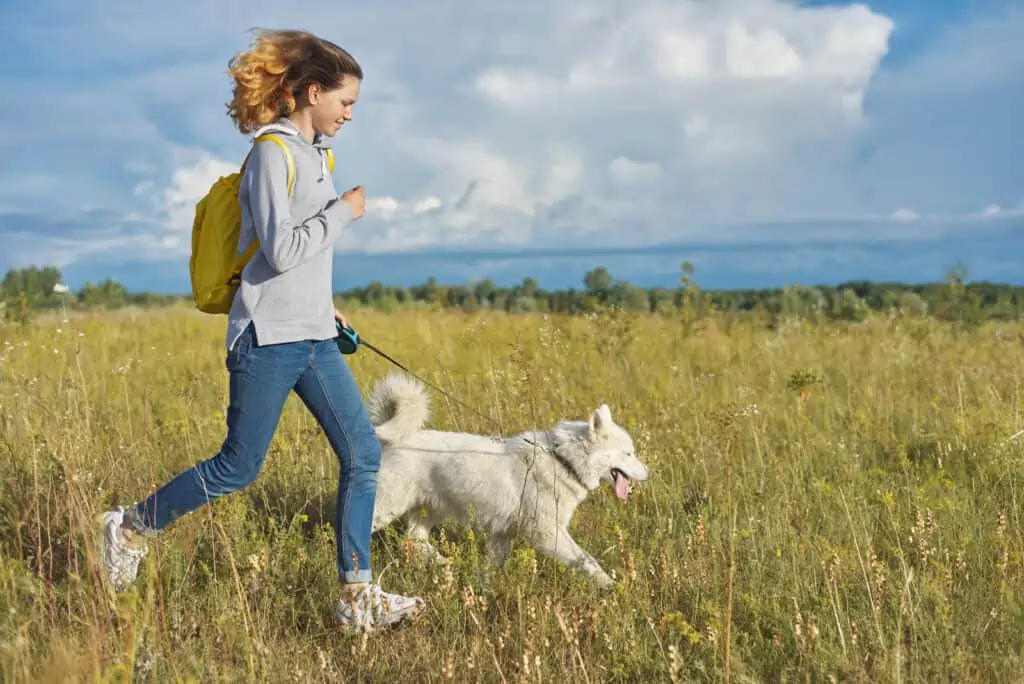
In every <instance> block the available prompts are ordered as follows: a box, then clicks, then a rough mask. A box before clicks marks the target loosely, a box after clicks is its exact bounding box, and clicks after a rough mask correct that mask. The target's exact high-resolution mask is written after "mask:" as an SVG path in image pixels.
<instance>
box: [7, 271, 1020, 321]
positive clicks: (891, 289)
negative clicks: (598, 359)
mask: <svg viewBox="0 0 1024 684" xmlns="http://www.w3.org/2000/svg"><path fill="white" fill-rule="evenodd" d="M694 275H695V273H694V269H693V266H692V265H691V264H689V263H688V262H683V264H682V269H681V274H680V280H679V286H678V287H674V288H668V287H656V288H641V287H638V286H636V285H633V284H632V283H630V282H628V281H625V280H617V279H615V278H613V277H612V274H611V273H610V272H609V271H608V270H607V269H606V268H604V267H597V268H595V269H593V270H591V271H589V272H588V273H587V274H586V275H585V277H584V278H583V282H582V283H581V285H582V287H580V288H568V289H565V290H546V289H544V288H542V287H541V286H540V284H539V283H538V282H537V281H536V280H534V279H533V278H524V279H523V281H522V282H521V283H519V284H518V285H515V286H512V287H502V286H498V285H496V284H495V283H494V282H492V281H491V280H482V281H479V282H475V283H471V284H465V285H445V284H441V283H439V282H438V281H437V279H436V278H430V279H428V280H427V282H425V283H423V284H420V285H414V286H411V287H406V286H391V285H385V284H384V283H381V282H371V283H370V284H368V285H367V286H365V287H358V288H351V289H348V290H345V291H342V292H338V293H336V296H337V297H338V299H339V300H340V301H339V303H340V304H341V305H343V306H344V305H351V304H360V305H363V306H369V307H374V308H378V309H383V310H393V309H398V308H402V307H415V306H419V307H439V308H458V309H462V310H464V311H475V310H480V309H490V310H500V311H507V312H511V313H527V312H550V313H568V314H580V313H588V312H592V311H597V310H602V309H607V308H618V309H623V310H628V311H635V312H649V313H661V314H673V315H682V316H684V317H685V318H689V319H695V318H699V317H702V316H705V315H707V314H709V313H712V312H716V311H717V312H737V313H739V312H754V313H760V314H763V315H765V316H768V317H771V318H773V319H777V318H779V317H795V318H803V319H809V320H842V321H857V320H861V319H863V318H865V317H866V316H868V315H869V314H870V313H871V312H872V311H898V312H900V313H902V314H904V315H911V316H925V315H930V316H935V317H937V318H941V319H944V320H957V321H961V322H964V323H978V322H981V321H984V320H991V319H999V320H1010V319H1017V318H1020V317H1022V315H1024V287H1017V286H1012V285H1005V284H1000V283H988V282H968V281H967V274H966V272H965V271H964V270H963V269H953V270H951V271H949V272H948V273H947V274H946V277H945V279H944V280H942V281H939V282H934V283H924V284H910V285H908V284H903V283H886V282H873V281H854V282H848V283H843V284H840V285H834V286H827V285H818V286H804V285H793V286H787V287H780V288H768V289H736V290H703V289H702V288H701V287H700V286H699V285H698V284H697V282H696V280H695V278H694ZM188 300H189V297H188V295H161V294H154V293H150V292H140V293H132V292H128V291H127V290H126V289H125V288H124V287H123V286H122V285H121V284H120V283H118V282H117V281H115V280H112V279H107V280H104V281H102V282H98V283H86V284H85V285H84V286H83V287H82V288H81V289H79V290H78V291H71V290H68V289H67V288H66V287H65V286H63V285H62V283H61V272H60V270H59V269H57V268H55V267H52V266H46V267H42V268H38V267H30V268H22V269H11V270H10V271H8V272H7V275H6V276H5V278H4V280H3V283H2V285H0V307H2V308H3V310H4V318H5V319H6V320H7V321H27V320H29V319H30V318H31V317H32V315H33V314H34V313H37V312H39V311H43V310H46V309H54V308H61V307H65V308H68V309H88V308H97V307H103V308H120V307H123V306H131V305H134V306H144V307H151V306H159V305H166V304H171V303H174V302H179V301H188Z"/></svg>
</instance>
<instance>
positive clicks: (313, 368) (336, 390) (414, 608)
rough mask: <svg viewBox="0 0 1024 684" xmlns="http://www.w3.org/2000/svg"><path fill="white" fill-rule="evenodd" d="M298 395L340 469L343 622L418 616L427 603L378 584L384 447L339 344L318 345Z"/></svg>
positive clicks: (366, 623) (379, 622)
mask: <svg viewBox="0 0 1024 684" xmlns="http://www.w3.org/2000/svg"><path fill="white" fill-rule="evenodd" d="M295 391H296V393H297V394H298V395H299V397H300V398H301V399H302V401H303V402H304V403H305V405H306V406H307V407H308V408H309V410H310V412H311V413H312V414H313V415H314V417H315V418H316V420H317V422H318V423H319V424H320V427H321V428H322V429H323V431H324V432H325V433H326V434H327V439H328V441H329V442H330V444H331V447H332V448H333V449H334V452H335V453H336V454H337V456H338V461H339V464H340V467H339V474H338V504H337V511H336V518H335V535H336V537H337V544H338V574H339V578H340V580H341V582H342V584H343V585H346V586H345V592H344V593H345V594H346V595H347V597H346V598H347V601H345V602H343V603H342V604H341V605H340V606H339V612H338V618H339V620H340V621H341V622H342V623H343V624H345V625H346V626H353V627H356V628H360V629H363V630H366V631H372V630H374V629H376V628H377V627H381V626H384V625H388V624H394V623H397V622H399V621H401V620H403V619H405V618H406V617H410V616H412V615H414V614H415V613H417V612H419V611H420V610H421V609H422V607H423V601H422V599H420V598H418V597H406V596H399V595H395V594H384V593H383V592H382V591H381V590H380V587H377V586H376V585H374V584H372V582H373V574H372V572H373V571H372V567H373V565H372V563H371V561H370V532H371V528H372V524H373V508H374V503H375V499H376V494H377V471H378V469H379V467H380V442H379V441H378V440H377V435H376V432H375V431H374V429H373V425H372V424H371V423H370V416H369V413H368V412H367V410H366V405H365V404H364V403H363V398H362V395H361V393H360V391H359V386H358V384H356V381H355V378H353V377H352V373H351V372H350V371H349V368H348V365H347V364H346V363H345V360H344V358H343V357H342V355H341V352H340V351H339V350H338V347H337V344H336V343H335V342H334V341H333V340H327V341H325V342H320V343H317V345H316V350H315V353H314V356H313V358H312V359H311V363H310V365H309V368H308V369H307V370H306V372H305V373H304V374H303V375H302V377H301V378H300V379H299V381H298V383H297V384H296V386H295Z"/></svg>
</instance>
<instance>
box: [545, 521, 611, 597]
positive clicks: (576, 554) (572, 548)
mask: <svg viewBox="0 0 1024 684" xmlns="http://www.w3.org/2000/svg"><path fill="white" fill-rule="evenodd" d="M537 550H538V551H539V552H541V553H543V554H544V555H546V556H549V557H551V558H554V559H555V560H558V561H561V562H562V563H565V564H566V565H569V566H572V567H575V568H577V569H579V570H582V571H583V572H585V573H587V574H588V575H590V577H591V578H592V579H593V580H594V581H595V582H596V583H597V585H598V586H600V587H607V586H611V585H612V584H614V583H615V581H614V580H613V579H612V578H611V577H610V576H609V575H608V573H606V572H605V571H604V568H602V567H601V564H600V563H598V562H597V561H596V560H595V559H594V557H593V556H591V555H590V554H589V553H587V552H586V551H584V550H583V549H582V548H580V545H579V544H577V543H576V540H574V539H573V538H572V537H571V536H569V533H568V532H567V531H565V530H559V531H558V532H557V533H556V534H555V535H552V537H549V538H546V539H541V540H539V543H538V544H537Z"/></svg>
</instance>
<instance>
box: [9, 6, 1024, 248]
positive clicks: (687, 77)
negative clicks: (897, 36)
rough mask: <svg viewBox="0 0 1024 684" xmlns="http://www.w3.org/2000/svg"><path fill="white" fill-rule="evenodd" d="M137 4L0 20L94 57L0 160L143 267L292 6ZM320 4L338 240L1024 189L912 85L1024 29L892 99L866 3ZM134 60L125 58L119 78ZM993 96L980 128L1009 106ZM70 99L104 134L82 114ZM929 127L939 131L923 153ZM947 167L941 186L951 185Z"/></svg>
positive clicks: (223, 136)
mask: <svg viewBox="0 0 1024 684" xmlns="http://www.w3.org/2000/svg"><path fill="white" fill-rule="evenodd" d="M122 5H123V3H121V2H120V0H98V1H97V2H96V3H88V4H86V5H82V4H81V3H77V4H76V3H70V2H67V3H61V2H58V1H57V0H53V1H52V2H51V4H50V5H48V6H47V9H46V10H45V11H42V10H40V11H34V12H33V11H31V10H26V11H24V12H19V13H17V14H13V15H12V13H10V12H8V11H3V10H0V21H4V22H5V27H6V28H5V30H7V31H8V32H12V35H13V32H20V33H18V35H20V36H22V38H21V40H22V42H23V43H24V47H25V48H26V50H27V52H26V57H27V58H29V59H31V58H32V53H31V50H32V49H40V50H41V49H42V48H41V47H40V48H33V46H36V45H38V46H42V45H59V46H61V47H63V49H66V50H68V51H69V52H71V53H74V54H77V55H79V57H77V58H76V59H78V60H79V61H78V63H77V68H78V71H74V72H73V71H70V70H69V71H68V72H66V74H65V75H64V76H63V77H62V78H60V79H48V80H49V82H52V83H55V84H57V85H58V86H59V87H57V88H55V89H53V90H52V91H32V92H33V95H32V97H33V98H35V99H34V100H33V101H34V102H35V103H36V104H37V106H34V107H33V108H32V109H31V110H24V109H20V110H11V111H6V112H3V113H0V130H2V131H6V133H0V136H2V137H0V152H3V153H4V154H5V157H6V158H7V159H9V160H15V161H14V162H13V163H11V164H9V165H7V166H6V167H5V168H4V170H3V171H0V207H2V208H4V209H6V210H11V211H13V210H20V211H29V210H31V209H32V208H33V207H39V206H47V207H49V206H54V205H57V206H59V208H60V211H61V212H63V213H66V214H73V213H74V212H75V211H78V210H80V208H81V207H83V206H97V207H101V208H105V209H108V210H111V211H114V212H115V213H118V214H119V215H122V216H128V215H131V214H133V213H134V214H138V215H141V216H144V217H146V220H145V221H136V222H133V223H132V224H131V225H132V226H133V227H132V228H131V230H132V231H135V232H133V233H132V234H133V235H135V234H136V232H137V233H138V234H139V235H143V234H145V233H144V231H147V230H148V231H150V232H151V235H150V236H149V238H148V242H146V243H145V244H146V245H147V246H146V247H145V250H148V251H147V253H149V251H152V252H154V253H155V252H159V251H160V250H163V251H164V253H166V254H168V255H172V256H171V257H170V258H175V259H180V258H181V254H182V252H183V251H187V248H188V244H189V242H188V240H187V239H185V237H186V233H187V229H189V228H190V227H191V221H192V216H193V212H194V205H195V201H196V200H198V198H199V197H200V196H201V195H202V193H204V192H205V191H206V190H207V189H208V188H209V184H210V183H212V181H213V180H215V178H216V176H217V175H218V174H220V173H223V172H225V171H228V170H234V169H236V168H237V164H238V162H240V161H241V158H242V157H243V156H244V153H245V149H246V140H245V138H244V137H243V136H241V135H239V134H238V133H237V131H235V130H234V129H233V128H232V127H231V125H230V121H229V120H228V119H227V117H226V116H225V115H224V107H223V103H224V101H225V100H226V99H227V98H228V97H229V89H228V85H229V84H228V82H227V79H226V76H225V74H224V70H225V66H226V61H227V58H228V57H229V56H230V54H232V53H233V52H234V51H235V50H238V49H242V48H243V47H245V44H246V42H247V41H248V38H249V36H248V35H247V34H246V31H247V30H248V29H249V28H250V27H251V26H274V25H285V24H290V23H292V19H289V18H288V17H289V16H291V15H290V14H289V12H290V10H288V9H287V8H286V7H284V6H281V5H280V4H279V3H276V2H272V0H252V2H249V3H246V4H245V7H244V8H243V7H242V6H241V5H239V6H238V7H235V6H234V5H230V4H229V5H228V6H224V7H220V6H218V7H219V9H217V8H214V9H210V8H208V7H207V5H206V4H203V3H201V2H199V0H180V2H177V3H175V5H174V7H172V8H170V7H169V8H163V9H158V10H154V11H155V12H156V14H154V13H153V12H150V11H146V12H143V11H136V10H134V9H131V8H128V7H127V6H122ZM305 9H306V11H308V12H310V16H313V15H314V14H315V15H316V16H319V17H321V19H320V20H318V21H319V23H318V24H317V29H316V30H317V31H318V32H320V33H322V34H324V35H326V36H330V37H332V38H334V39H336V40H338V41H339V42H341V43H342V44H344V45H346V46H347V47H349V48H350V49H351V50H352V51H353V52H354V54H355V55H356V56H357V57H358V58H359V59H360V60H361V61H362V63H363V65H364V68H365V70H366V73H367V78H366V81H365V83H364V84H363V96H362V101H361V102H360V104H359V105H357V107H356V112H355V116H356V119H355V121H354V122H353V123H352V125H351V126H349V127H347V128H346V131H345V133H344V134H343V135H342V136H340V137H339V138H338V139H336V140H334V141H333V142H332V144H333V145H334V147H335V150H336V153H337V158H338V167H337V169H336V171H335V178H336V181H337V186H338V188H339V191H340V190H342V189H344V188H346V187H351V186H352V185H355V184H357V183H358V184H363V185H365V186H366V187H367V188H368V192H371V193H372V196H371V197H370V198H368V201H367V215H366V218H365V223H364V224H363V225H361V226H360V228H359V230H358V231H356V230H354V231H349V232H348V234H346V236H345V237H344V238H343V241H342V243H341V246H342V247H343V248H345V249H370V250H395V249H411V248H415V247H429V246H455V245H486V246H495V245H497V246H500V245H517V246H531V247H534V246H535V247H540V246H547V245H564V244H568V245H578V244H585V245H586V246H588V247H592V246H595V245H600V244H639V243H652V242H658V241H662V240H683V239H685V240H692V239H707V238H709V237H713V238H718V237H721V236H723V235H728V231H724V230H723V226H728V225H733V224H738V223H744V222H764V221H780V222H783V221H786V220H789V219H805V218H808V217H822V216H863V215H865V214H874V215H876V216H879V217H881V218H883V219H886V220H892V219H904V220H905V219H907V218H910V217H911V214H913V216H914V217H917V212H916V211H913V212H911V210H899V211H897V212H895V213H893V214H891V215H890V212H891V210H892V207H899V206H901V205H904V204H905V203H906V204H908V205H909V206H914V207H917V208H918V209H919V210H920V212H921V214H922V215H923V216H930V215H932V214H934V213H936V212H938V213H942V212H947V213H948V212H953V211H959V212H960V213H961V215H966V214H968V213H969V212H972V211H975V210H976V208H977V207H979V206H984V204H985V203H986V202H989V201H990V200H992V199H995V198H1001V199H1002V201H1003V203H1004V204H1003V206H1006V202H1007V200H1006V197H1007V196H1008V195H1007V192H1008V190H1007V188H1009V187H1011V186H1013V183H1014V181H1015V179H1019V178H1020V174H1019V172H1018V173H1017V175H1016V176H1014V174H1013V173H1006V170H1005V169H1003V172H1002V173H998V174H997V173H996V172H995V171H993V170H988V171H986V168H987V167H986V166H985V165H984V164H983V163H982V162H983V161H985V160H991V158H992V157H991V153H990V154H989V156H987V157H984V158H983V157H981V156H980V155H979V156H978V157H977V161H976V163H974V164H973V165H972V166H971V168H972V169H973V173H972V174H971V175H970V177H967V178H965V173H964V171H963V170H962V168H961V167H960V166H959V165H958V164H954V163H949V162H948V161H947V163H941V164H934V163H930V160H931V159H932V158H933V155H941V154H943V150H945V149H946V148H947V147H952V142H951V141H952V137H951V136H949V135H943V136H938V138H939V139H940V140H941V141H942V143H941V144H939V145H936V143H935V136H932V134H931V133H929V132H928V131H929V130H930V129H929V128H928V126H927V125H923V124H926V123H927V122H929V121H932V120H934V119H935V117H937V116H939V115H941V114H942V113H943V112H945V111H948V108H946V107H943V106H941V105H943V104H944V103H942V102H929V103H928V105H929V106H928V107H926V108H924V110H925V113H921V112H915V110H913V103H914V100H913V99H912V98H914V97H916V96H917V90H916V89H915V88H912V87H909V86H911V85H914V84H917V83H926V84H928V87H929V88H932V89H935V90H937V91H941V87H942V77H943V75H944V72H943V69H948V70H949V73H951V74H954V75H956V74H959V75H964V74H967V75H968V76H970V75H973V77H974V78H973V80H974V81H975V82H982V81H985V80H986V79H988V82H991V81H992V79H997V78H999V76H997V75H992V73H991V72H992V71H996V72H999V71H1000V69H1002V70H1003V71H1002V72H1001V73H1010V72H1011V71H1012V69H1011V68H1010V67H1012V66H1013V65H1018V64H1024V58H1022V57H1021V56H1022V55H1024V50H1022V49H1020V48H1019V47H1014V46H1019V45H1024V41H1022V40H1020V38H1021V37H1022V33H1021V30H1020V27H1021V26H1024V22H1021V21H1020V16H1019V15H1013V16H1010V17H1009V20H1007V21H1002V20H1000V21H995V20H991V21H989V20H986V21H984V22H978V23H977V25H976V26H973V27H962V28H961V29H959V30H956V31H952V32H950V35H949V36H943V37H942V40H937V41H936V42H935V43H934V44H933V45H931V46H929V47H928V48H927V49H928V53H927V54H928V55H929V57H928V59H927V60H926V59H925V58H924V57H922V58H921V61H919V62H913V61H911V65H910V66H909V67H904V71H903V72H899V71H898V70H897V72H896V77H893V78H891V79H890V81H889V86H888V87H886V88H883V89H882V91H881V92H879V91H878V83H879V81H878V78H879V68H880V63H881V61H882V59H883V58H884V57H885V56H886V54H887V51H888V49H889V41H890V38H892V37H893V36H894V34H893V29H894V24H893V22H892V20H891V19H889V18H888V17H886V16H884V15H883V14H882V13H880V12H878V11H873V10H872V9H870V8H869V7H868V6H866V5H863V4H849V5H842V6H838V5H833V6H820V5H817V6H812V5H807V4H802V3H794V2H792V1H791V0H744V1H743V2H706V1H703V0H637V1H636V2H631V3H622V2H619V1H616V0H516V1H513V0H496V1H495V2H494V3H491V4H489V5H487V9H486V11H484V10H479V9H478V10H466V11H464V12H460V13H459V14H454V15H448V16H442V14H441V13H439V12H437V11H436V8H432V7H430V6H428V5H423V6H421V5H410V4H409V3H406V2H400V1H399V0H381V2H379V3H373V4H372V5H366V6H363V7H356V8H351V9H350V10H347V11H346V13H345V16H344V17H341V16H338V15H337V13H336V12H333V11H332V10H333V9H335V8H334V5H332V4H329V3H327V2H325V0H311V1H310V3H309V4H308V6H307V7H305ZM211 13H212V14H211ZM111 17H114V19H111ZM196 17H202V18H206V19H210V20H211V21H212V22H213V23H210V24H208V25H206V26H205V27H200V25H199V23H197V21H196ZM107 21H114V22H115V23H114V24H111V25H109V26H106V25H105V22H107ZM353 26H363V27H366V28H365V29H360V31H358V32H356V31H353V30H352V28H351V27H353ZM11 27H13V28H11ZM439 35H455V36H459V37H460V40H459V41H440V42H439V41H438V40H437V36H439ZM395 46H401V47H402V49H401V50H396V49H395ZM950 46H955V49H954V48H953V47H950ZM86 48H88V49H86ZM997 54H1000V55H1003V57H1001V58H999V59H997V58H996V55H997ZM961 55H965V56H966V57H964V59H963V60H962V62H960V61H958V60H959V59H960V56H961ZM125 59H127V60H128V61H129V62H130V63H131V64H133V68H132V69H131V70H111V69H109V68H108V67H109V66H110V65H112V64H115V63H120V62H121V61H123V60H125ZM934 64H939V65H940V67H938V68H935V67H934V66H933V65H934ZM151 65H159V66H151ZM167 65H170V66H167ZM82 69H95V74H96V76H95V79H94V80H93V81H89V80H88V79H85V78H82V77H81V73H80V72H81V70H82ZM985 69H989V71H985ZM1008 70H1009V71H1008ZM983 72H984V74H983ZM883 73H884V72H883ZM1014 73H1016V72H1014ZM12 78H14V77H13V76H4V77H0V85H7V86H10V85H11V83H8V81H10V80H11V79H12ZM964 80H965V81H968V82H969V81H971V80H972V79H971V78H968V77H965V79H964ZM23 87H24V88H31V87H32V86H31V83H29V82H24V85H23ZM958 87H961V86H958ZM11 89H12V88H10V87H8V90H11ZM26 92H28V91H26ZM993 92H1000V93H1009V92H1012V89H1008V88H1006V87H1002V88H999V89H994V90H993ZM961 100H963V101H966V100H967V98H961ZM112 101H116V102H118V103H119V106H118V107H116V108H111V107H110V106H109V103H110V102H112ZM892 102H898V103H900V106H901V107H903V108H902V109H900V110H898V111H893V110H892V109H887V107H890V106H892V105H890V104H889V103H892ZM977 102H979V104H978V105H977V106H978V107H979V109H982V108H983V109H984V111H985V112H987V114H985V115H986V116H995V115H996V114H995V113H997V112H999V111H1001V110H1000V109H999V108H998V107H992V105H991V100H985V99H983V98H978V99H977ZM865 107H868V109H865ZM67 111H73V112H75V114H74V117H75V119H76V121H80V122H87V125H76V126H70V125H68V124H67V114H66V113H67ZM1007 111H1008V112H1009V113H1008V114H1006V117H1007V123H1005V124H1004V130H1003V132H1002V133H1000V132H999V130H1000V129H999V127H998V126H997V125H996V126H990V128H992V129H995V132H994V133H990V135H992V136H993V137H999V136H1000V135H1001V136H1002V137H1004V138H1005V137H1012V136H1013V135H1016V134H1015V133H1011V129H1010V128H1009V126H1010V123H1009V120H1010V119H1011V118H1013V120H1014V121H1018V122H1019V119H1020V117H1012V116H1011V115H1012V114H1015V113H1016V112H1017V110H1015V109H1009V110H1007ZM908 112H909V113H908ZM1014 125H1016V124H1014ZM951 127H952V126H951ZM14 130H16V131H27V133H26V134H25V135H19V136H16V135H11V134H10V131H14ZM1013 131H1016V129H1013ZM915 136H917V139H918V140H919V141H923V142H922V143H920V144H918V145H917V146H915V147H908V145H909V143H908V142H907V141H908V140H912V139H914V137H915ZM928 136H932V137H928ZM1013 139H1014V140H1017V141H1019V140H1020V138H1019V135H1017V137H1015V138H1013ZM923 143H927V144H923ZM947 143H949V144H947ZM44 144H50V145H57V146H59V149H60V150H61V155H60V157H59V158H60V163H59V164H54V158H53V156H52V155H39V154H37V153H30V152H32V151H33V150H36V149H38V148H39V146H40V145H44ZM975 147H979V146H977V145H975ZM1018 148H1019V142H1017V148H1015V149H1018ZM947 154H949V155H952V152H947ZM1001 154H1002V155H1003V156H1002V157H998V158H999V159H1011V160H1012V159H1019V155H1014V154H1010V153H1006V152H1003V153H1001ZM961 156H963V155H961ZM968 156H969V155H968ZM879 160H884V163H883V162H882V161H879ZM936 168H939V169H941V170H942V171H941V172H942V173H948V175H949V178H950V180H949V182H948V183H946V182H943V183H942V184H941V188H939V189H936V188H937V187H938V184H937V183H936V181H935V178H936V174H937V173H940V171H937V170H936ZM1011 171H1012V170H1011ZM954 180H959V181H960V183H959V184H957V183H955V182H954ZM997 183H1002V184H1003V185H1001V186H999V187H997V188H995V189H992V188H991V187H988V188H987V186H995V185H996V184H997ZM965 185H970V186H971V187H972V188H973V190H971V192H970V194H968V193H967V192H966V191H964V192H963V193H961V192H960V190H958V188H961V187H964V186H965ZM1016 187H1018V188H1019V183H1018V184H1017V186H1016ZM133 189H134V190H133ZM984 189H987V190H988V192H987V193H984V194H983V193H982V190H984ZM1010 197H1011V198H1012V197H1013V196H1012V195H1010ZM1010 202H1011V204H1012V199H1011V200H1010ZM1004 211H1005V210H1004ZM993 217H994V216H993ZM918 224H920V221H919V222H918ZM90 225H92V224H90ZM901 230H902V227H901ZM69 239H70V238H69ZM133 239H135V238H133ZM139 240H142V238H141V237H139ZM19 244H21V243H19ZM94 244H96V245H99V244H103V245H105V246H106V247H104V248H105V249H111V250H129V249H130V250H133V252H132V254H133V255H134V251H137V250H138V249H139V247H138V242H136V243H132V242H131V241H124V240H122V241H121V242H118V241H112V242H105V241H104V240H103V239H97V241H96V242H95V243H94Z"/></svg>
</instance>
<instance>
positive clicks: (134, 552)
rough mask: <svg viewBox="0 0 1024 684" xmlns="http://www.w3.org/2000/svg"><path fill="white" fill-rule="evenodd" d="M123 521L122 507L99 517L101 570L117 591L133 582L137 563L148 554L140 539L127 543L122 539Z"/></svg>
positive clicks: (137, 569)
mask: <svg viewBox="0 0 1024 684" xmlns="http://www.w3.org/2000/svg"><path fill="white" fill-rule="evenodd" d="M123 521H124V507H122V506H118V507H117V510H116V511H107V512H106V513H104V514H103V515H102V516H100V522H101V524H102V525H103V534H102V535H101V537H100V548H101V553H102V557H103V570H104V572H105V573H106V575H107V578H108V579H109V580H110V582H111V584H113V585H114V588H115V589H116V590H117V591H124V590H125V589H126V588H127V587H128V585H130V584H131V583H132V582H134V581H135V576H136V574H137V573H138V571H139V561H141V560H142V558H143V557H144V556H145V555H146V554H147V553H148V552H149V549H148V548H147V547H146V545H145V542H143V541H142V539H141V538H139V539H137V540H136V539H132V540H131V541H128V540H126V539H124V538H123V537H122V532H123V531H124V530H122V529H121V523H122V522H123ZM131 536H133V537H134V536H135V535H131Z"/></svg>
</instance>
